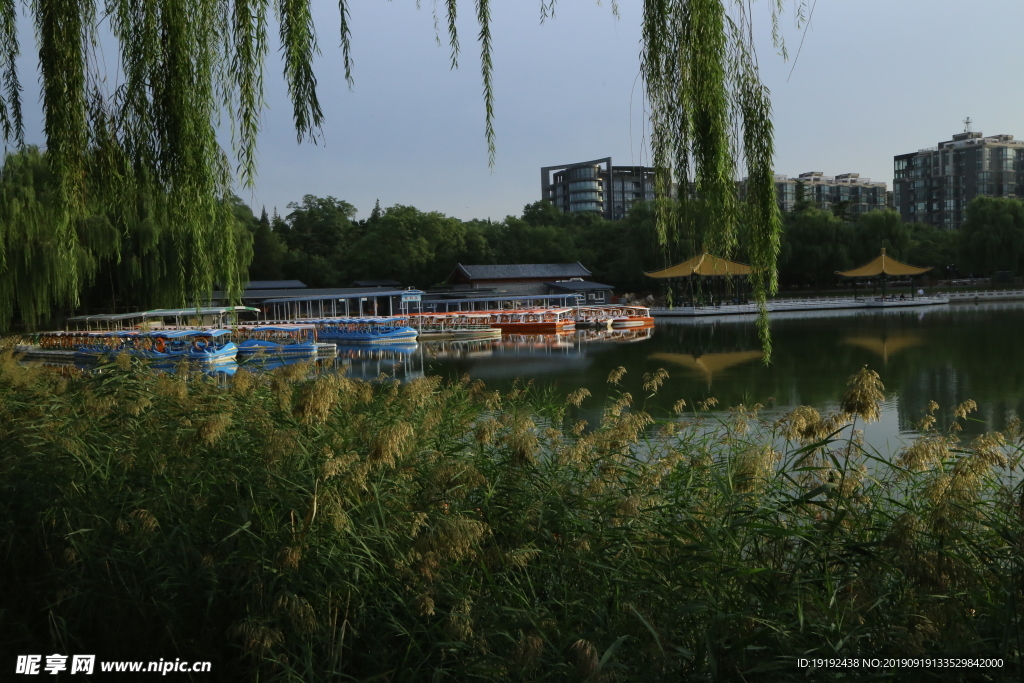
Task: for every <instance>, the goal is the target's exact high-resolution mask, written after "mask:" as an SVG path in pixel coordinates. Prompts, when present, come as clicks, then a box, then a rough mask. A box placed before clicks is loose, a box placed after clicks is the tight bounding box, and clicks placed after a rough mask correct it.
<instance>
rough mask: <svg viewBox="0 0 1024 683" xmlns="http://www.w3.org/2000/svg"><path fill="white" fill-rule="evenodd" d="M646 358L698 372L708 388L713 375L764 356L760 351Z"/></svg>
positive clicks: (682, 354)
mask: <svg viewBox="0 0 1024 683" xmlns="http://www.w3.org/2000/svg"><path fill="white" fill-rule="evenodd" d="M648 358H650V359H651V360H661V361H667V362H669V363H675V364H676V365H682V366H683V367H684V368H687V369H689V370H693V371H695V372H699V373H701V374H702V375H704V379H705V381H706V382H707V383H708V386H709V387H710V386H711V380H712V379H714V375H715V373H722V372H725V371H726V370H728V369H729V368H732V367H734V366H737V365H742V364H743V363H749V362H750V361H752V360H760V359H762V358H764V354H763V353H762V352H761V351H732V352H729V353H704V354H701V355H699V356H691V355H690V354H688V353H652V354H651V355H650V356H648Z"/></svg>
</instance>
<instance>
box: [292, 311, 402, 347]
mask: <svg viewBox="0 0 1024 683" xmlns="http://www.w3.org/2000/svg"><path fill="white" fill-rule="evenodd" d="M408 320H409V319H408V318H407V317H405V316H395V317H390V318H325V319H322V320H310V321H307V322H309V323H312V324H313V325H315V326H316V330H317V338H319V339H321V340H324V341H333V342H336V343H337V344H408V343H410V342H415V341H416V330H414V329H413V328H411V327H409V326H408V325H407V324H406V323H407V322H408ZM339 353H340V349H339Z"/></svg>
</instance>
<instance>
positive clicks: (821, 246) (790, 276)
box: [779, 208, 851, 290]
mask: <svg viewBox="0 0 1024 683" xmlns="http://www.w3.org/2000/svg"><path fill="white" fill-rule="evenodd" d="M850 233H851V226H850V225H849V224H847V223H844V222H843V221H841V220H839V218H838V217H836V216H835V214H833V213H832V212H830V211H822V210H820V209H814V208H808V209H805V210H803V211H800V212H799V213H796V212H793V213H791V214H789V215H788V216H786V223H785V228H784V230H783V241H784V243H785V246H784V248H783V249H782V257H781V258H780V259H779V272H780V277H782V279H783V281H785V282H789V283H791V284H800V285H804V284H813V285H814V286H815V287H816V288H817V289H819V290H820V289H821V287H822V286H823V285H825V286H827V285H831V284H832V283H833V282H834V281H835V278H836V276H835V271H837V270H844V269H846V268H849V267H850V265H851V259H850V253H849V252H850V243H851V238H850Z"/></svg>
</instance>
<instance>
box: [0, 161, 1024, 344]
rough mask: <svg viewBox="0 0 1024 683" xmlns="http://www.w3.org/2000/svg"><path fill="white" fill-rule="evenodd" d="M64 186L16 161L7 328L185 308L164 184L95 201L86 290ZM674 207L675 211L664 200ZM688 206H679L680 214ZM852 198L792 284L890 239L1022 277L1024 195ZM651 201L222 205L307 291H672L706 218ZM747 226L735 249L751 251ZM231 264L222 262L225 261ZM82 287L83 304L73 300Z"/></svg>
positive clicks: (8, 167)
mask: <svg viewBox="0 0 1024 683" xmlns="http://www.w3.org/2000/svg"><path fill="white" fill-rule="evenodd" d="M54 187H55V186H54V183H53V179H52V175H51V174H50V173H49V169H48V164H47V161H46V155H45V154H43V153H41V152H40V151H39V150H36V149H34V148H29V149H27V150H26V151H23V152H19V153H16V154H11V155H8V157H7V158H6V160H5V163H4V165H3V168H2V169H0V330H3V329H8V328H10V326H11V324H12V322H14V321H18V322H19V323H20V324H22V325H25V326H27V327H29V328H31V327H34V326H39V325H43V324H46V322H47V320H48V318H50V317H51V316H52V315H53V314H55V313H58V312H63V313H65V314H69V313H72V312H74V313H83V312H88V313H96V312H109V311H125V310H140V309H146V308H156V307H176V306H183V305H187V304H188V302H186V301H184V300H182V297H181V291H182V289H181V274H182V261H181V253H180V249H181V244H180V236H179V235H177V234H176V232H175V230H174V229H173V225H172V222H173V218H172V214H171V213H170V212H168V211H167V210H166V198H165V197H164V196H163V195H162V194H161V193H160V191H159V190H158V189H157V188H155V187H153V186H148V187H147V186H139V187H137V188H135V189H133V190H131V191H130V192H125V194H124V195H123V200H122V202H121V204H120V205H119V206H118V208H117V210H112V209H109V208H100V207H97V208H96V209H95V210H94V211H92V212H91V214H89V215H87V216H86V217H85V218H83V219H80V220H78V221H77V222H76V224H75V230H76V244H75V245H74V256H75V258H74V261H73V263H74V266H75V268H76V269H77V273H78V274H77V276H76V278H75V279H76V281H78V282H79V283H80V284H79V287H78V289H77V291H76V292H73V293H69V292H64V291H63V290H61V289H59V287H58V286H57V284H58V283H57V281H55V280H54V278H53V272H55V271H56V270H58V269H59V268H61V267H63V265H62V263H57V262H56V261H55V259H59V258H63V257H61V256H59V254H60V251H59V250H57V249H55V248H54V244H55V243H56V242H57V241H58V240H59V239H60V232H59V231H58V230H56V229H54V228H53V226H54V225H56V222H55V221H53V220H52V214H53V212H54V211H56V210H57V206H58V203H57V202H55V201H54V199H53V192H54V191H55V189H54ZM662 208H664V207H662ZM676 208H677V209H678V207H676ZM844 209H845V207H844V206H843V205H837V206H836V207H834V209H833V210H832V211H823V210H820V209H817V208H814V207H813V206H810V205H809V203H807V202H805V201H799V202H798V203H797V206H796V208H795V209H794V210H793V211H790V212H788V213H786V214H784V215H783V232H782V240H781V248H780V252H779V258H778V271H779V280H780V282H781V283H782V284H783V285H784V286H801V287H814V288H827V287H831V286H834V285H835V284H836V283H837V281H838V280H839V279H840V278H837V276H836V275H835V271H837V270H845V269H848V268H853V267H856V266H858V265H860V264H862V263H865V262H867V261H869V260H870V259H872V258H874V257H875V256H876V255H877V254H878V253H879V250H880V249H881V248H883V247H884V248H886V250H887V253H889V254H890V255H892V256H893V257H894V258H897V259H899V260H902V261H905V262H908V263H911V264H914V265H922V266H932V267H934V268H935V270H934V271H933V272H934V273H935V275H936V276H938V277H942V278H944V277H958V276H967V275H976V276H990V275H994V274H1001V275H1003V276H1015V275H1018V274H1024V202H1021V201H1020V200H1016V199H998V198H991V197H979V198H977V199H975V200H974V201H973V202H971V204H970V205H969V206H968V208H967V217H966V218H967V219H966V222H965V224H964V225H963V227H962V228H961V229H960V230H959V231H949V230H941V229H937V228H935V227H933V226H930V225H926V224H910V223H904V222H903V221H902V220H901V219H900V216H899V214H897V213H896V212H894V211H873V212H869V213H866V214H862V215H860V216H858V217H856V218H853V219H851V218H850V217H849V216H848V215H846V212H845V211H844ZM658 211H659V209H658V208H657V207H655V206H654V205H652V204H636V205H634V206H633V208H632V210H631V211H630V213H629V215H628V216H627V217H626V218H625V219H624V220H621V221H615V222H612V221H606V220H604V219H602V218H601V217H600V216H596V215H593V214H565V213H562V212H561V211H559V210H558V209H556V208H555V207H553V206H552V205H551V204H549V203H547V202H536V203H533V204H529V205H527V206H526V207H524V209H523V212H522V214H521V215H519V216H508V217H506V218H505V219H504V220H500V221H492V220H460V219H457V218H454V217H451V216H446V215H444V214H442V213H439V212H436V211H422V210H420V209H417V208H415V207H412V206H404V205H395V206H391V207H388V208H381V207H380V206H379V204H378V205H377V206H375V207H374V208H373V210H372V211H371V212H370V214H369V215H368V216H367V217H366V218H364V219H357V218H356V215H357V209H356V207H355V206H353V205H352V204H350V203H349V202H347V201H344V200H340V199H336V198H334V197H316V196H313V195H306V196H304V197H303V198H302V200H301V201H299V202H294V203H291V204H289V205H288V206H287V210H286V213H284V215H280V214H278V213H277V211H276V210H275V211H272V212H271V213H270V214H269V215H268V213H267V212H266V210H263V211H261V214H260V216H259V217H257V215H256V214H255V213H254V212H253V210H252V209H251V207H249V206H248V205H247V204H246V203H245V202H243V201H242V200H241V199H239V198H238V197H234V196H232V197H229V198H228V199H227V200H225V201H224V202H223V203H222V206H221V207H220V208H218V212H220V213H221V214H222V215H226V216H228V219H227V223H229V224H231V225H233V227H232V228H231V231H232V238H231V240H229V244H230V245H231V249H232V255H231V259H232V260H233V261H234V263H235V264H236V265H235V268H237V269H238V271H239V272H240V273H242V275H243V279H244V278H245V276H246V275H247V276H248V278H249V279H251V280H275V279H298V280H301V281H303V282H304V283H306V284H307V285H308V286H310V287H346V286H349V285H350V284H351V283H352V282H353V281H355V280H381V279H393V280H397V281H398V282H400V283H401V284H403V285H411V286H416V287H421V288H430V287H434V286H437V285H440V284H442V283H443V282H444V281H445V279H446V278H447V277H448V275H449V274H450V273H451V271H452V270H453V269H454V268H455V266H456V264H458V263H464V264H495V263H559V262H561V263H565V262H573V261H579V262H581V263H582V264H583V265H584V266H586V267H587V268H589V269H590V270H591V271H592V272H593V279H594V280H595V281H598V282H604V283H607V284H610V285H612V286H614V287H615V289H616V290H617V291H619V292H637V293H641V292H651V293H655V294H657V293H659V291H660V288H661V287H662V286H663V285H662V284H661V283H658V282H655V281H653V280H651V279H649V278H646V277H645V276H644V275H643V273H644V271H652V270H658V269H661V268H664V267H666V266H669V265H671V264H672V263H676V262H679V261H682V260H684V259H686V258H689V257H690V256H693V255H694V254H696V253H698V252H699V251H700V245H701V244H702V243H703V242H705V239H704V237H703V236H702V235H701V234H694V233H695V232H696V230H697V228H699V226H700V225H701V224H702V223H703V222H702V221H701V220H700V218H699V217H692V216H691V217H690V218H689V219H688V220H679V223H680V224H681V225H683V224H685V225H690V226H691V228H689V231H687V230H684V229H680V230H679V231H678V232H677V233H676V236H675V237H674V241H673V243H672V244H670V245H668V247H666V246H665V245H664V244H663V240H661V239H659V233H658V228H657V220H656V217H657V213H658ZM747 234H748V233H747V231H746V230H744V228H743V225H742V223H741V226H740V230H739V233H738V244H737V247H736V249H735V250H734V253H733V257H734V258H736V259H737V260H740V261H746V260H747V258H748V245H749V240H748V239H747ZM222 260H223V259H222ZM69 294H74V295H75V297H77V304H73V303H69V298H74V297H69Z"/></svg>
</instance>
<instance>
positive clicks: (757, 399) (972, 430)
mask: <svg viewBox="0 0 1024 683" xmlns="http://www.w3.org/2000/svg"><path fill="white" fill-rule="evenodd" d="M771 327H772V339H773V354H772V362H771V363H770V364H769V365H765V364H764V363H763V362H762V360H761V354H760V344H759V342H758V339H757V330H756V327H755V324H754V319H753V317H752V316H742V317H741V316H723V317H717V318H700V319H681V318H674V319H665V318H659V319H658V323H657V325H656V326H655V328H654V330H653V331H652V332H651V333H649V338H643V337H644V336H646V335H645V334H644V333H643V332H638V331H624V332H623V333H613V334H611V335H608V334H605V335H604V338H595V337H598V335H595V333H593V332H577V333H575V334H572V335H567V336H564V337H561V338H558V339H557V341H555V340H556V338H555V337H547V338H541V337H539V336H538V337H533V338H524V339H521V340H519V341H518V342H517V341H511V340H510V339H509V338H506V339H505V340H503V341H502V342H501V343H490V342H484V343H475V344H470V345H455V344H429V343H428V344H421V345H420V346H419V348H418V349H417V350H416V351H415V352H414V354H413V357H411V358H410V360H409V362H410V364H411V365H412V366H414V367H415V366H417V365H418V366H419V369H421V370H422V371H424V372H426V373H427V374H440V375H444V376H449V377H457V376H461V375H463V374H467V373H468V374H469V376H470V377H472V378H474V379H476V378H479V379H482V380H484V381H485V382H487V384H488V386H490V387H492V388H501V389H506V388H508V387H510V386H511V384H512V383H513V381H514V380H515V379H516V378H520V379H522V380H529V379H533V380H535V381H536V382H537V383H540V384H545V383H547V384H551V383H553V384H555V385H557V387H558V390H559V391H560V392H561V393H563V394H568V393H569V392H570V391H573V390H575V389H577V388H579V387H586V388H587V389H589V390H590V392H591V394H592V395H593V398H591V399H588V401H587V402H586V403H585V404H584V407H583V409H582V410H581V411H580V416H581V417H582V418H583V419H587V420H589V421H591V422H592V423H593V422H594V421H596V420H598V419H599V416H600V407H601V405H602V403H603V401H604V399H605V397H607V396H608V394H609V385H608V384H607V382H606V380H607V377H608V374H609V373H610V372H611V371H612V370H613V369H614V368H616V367H619V366H622V367H624V368H626V370H627V373H626V375H625V376H624V377H623V379H622V381H621V383H620V386H621V388H622V390H624V391H628V392H629V393H630V394H632V396H633V397H634V399H635V402H637V403H639V402H640V401H642V400H643V397H644V391H643V375H644V373H648V372H654V371H656V370H657V369H658V368H664V369H665V370H667V371H668V373H669V378H668V379H667V380H666V381H665V384H664V385H663V386H662V388H661V390H660V391H659V392H658V395H657V396H655V397H653V398H649V399H647V404H646V405H647V409H648V410H649V411H650V412H652V414H655V415H658V414H663V415H667V414H669V413H670V411H671V407H672V405H673V404H674V403H675V402H676V401H678V400H679V399H685V400H686V401H687V402H688V403H689V404H690V405H693V404H694V402H696V401H701V400H706V399H708V398H710V397H713V398H715V399H717V401H718V407H717V409H716V410H717V411H722V412H724V409H727V408H729V407H731V406H736V405H739V404H744V405H747V406H750V405H753V404H757V403H760V404H762V405H763V406H765V409H764V411H763V412H762V415H764V416H766V417H770V418H777V417H780V416H781V415H782V414H784V413H785V412H787V411H789V410H791V409H792V408H794V407H796V406H798V405H810V406H813V407H814V408H816V409H818V410H819V411H820V412H823V413H824V412H827V411H832V410H835V409H836V408H837V406H838V401H839V398H840V397H841V396H842V394H843V392H844V391H845V389H846V382H847V379H848V378H849V377H850V375H852V374H853V373H854V372H856V371H857V370H858V369H860V368H861V367H864V366H867V367H869V368H870V369H872V370H875V371H877V372H878V373H879V375H880V376H881V378H882V381H883V383H884V384H885V393H886V401H885V402H884V404H883V410H882V419H881V420H880V422H878V423H875V424H872V425H868V426H867V427H866V428H865V438H866V441H867V442H868V444H870V445H871V446H874V447H876V448H878V449H879V450H880V451H882V452H891V451H892V450H894V449H895V448H897V447H898V446H899V445H901V443H903V442H905V441H906V439H907V438H908V437H912V436H913V435H914V424H915V423H916V422H917V421H918V420H920V418H921V417H922V416H923V414H924V412H925V409H926V406H927V405H928V403H929V401H933V400H934V401H935V402H937V403H938V404H939V406H940V410H939V412H938V413H937V417H938V418H939V420H938V422H937V426H938V427H940V428H942V427H945V426H946V425H948V424H949V420H950V414H951V412H952V410H953V409H954V408H955V407H956V405H958V404H959V403H960V402H962V401H965V400H967V399H973V400H975V401H976V402H977V404H978V412H976V413H974V414H972V418H976V419H975V420H972V421H971V422H969V423H968V425H967V426H966V428H965V430H964V433H965V434H967V435H970V434H978V433H981V432H984V431H989V430H992V429H1003V428H1004V426H1005V424H1006V419H1007V417H1008V416H1010V415H1016V414H1019V411H1020V407H1021V402H1022V399H1024V354H1021V353H1020V352H1019V351H1018V349H1017V343H1018V340H1020V339H1022V335H1024V302H1009V303H1001V304H956V305H949V306H936V307H927V308H917V309H902V310H889V311H870V310H854V311H835V312H830V311H818V312H805V313H789V314H777V315H773V316H772V325H771ZM631 336H632V338H631Z"/></svg>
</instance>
